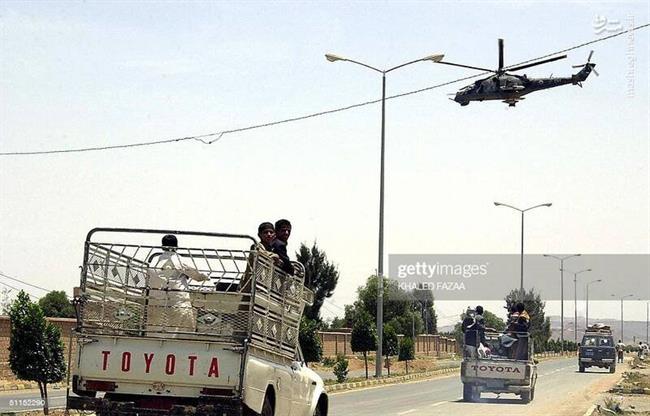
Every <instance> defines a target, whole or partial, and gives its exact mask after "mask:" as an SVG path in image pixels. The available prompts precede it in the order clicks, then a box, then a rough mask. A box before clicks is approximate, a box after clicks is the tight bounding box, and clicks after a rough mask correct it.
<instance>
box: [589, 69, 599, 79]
mask: <svg viewBox="0 0 650 416" xmlns="http://www.w3.org/2000/svg"><path fill="white" fill-rule="evenodd" d="M591 72H593V73H594V74H596V76H597V77H599V76H600V74H599V73H598V72H596V68H593V67H592V68H591Z"/></svg>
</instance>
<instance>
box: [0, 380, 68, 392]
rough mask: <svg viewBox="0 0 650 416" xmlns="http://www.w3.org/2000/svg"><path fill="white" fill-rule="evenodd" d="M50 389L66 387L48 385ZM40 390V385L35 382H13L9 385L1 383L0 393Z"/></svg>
mask: <svg viewBox="0 0 650 416" xmlns="http://www.w3.org/2000/svg"><path fill="white" fill-rule="evenodd" d="M47 387H48V389H55V390H59V389H62V388H64V387H65V384H61V383H54V384H48V385H47ZM35 389H38V384H37V383H36V382H33V381H12V382H8V383H0V392H3V391H15V390H35Z"/></svg>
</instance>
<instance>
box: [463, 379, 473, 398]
mask: <svg viewBox="0 0 650 416" xmlns="http://www.w3.org/2000/svg"><path fill="white" fill-rule="evenodd" d="M463 401H464V402H473V401H474V387H473V386H472V385H471V384H465V383H463Z"/></svg>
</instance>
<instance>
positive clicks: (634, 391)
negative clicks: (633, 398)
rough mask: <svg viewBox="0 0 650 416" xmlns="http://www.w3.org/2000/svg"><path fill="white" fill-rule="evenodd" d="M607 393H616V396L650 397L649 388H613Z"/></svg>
mask: <svg viewBox="0 0 650 416" xmlns="http://www.w3.org/2000/svg"><path fill="white" fill-rule="evenodd" d="M609 393H618V394H647V395H650V389H649V388H647V387H646V388H640V387H639V388H634V389H630V388H627V389H624V388H621V387H614V388H612V389H610V390H609Z"/></svg>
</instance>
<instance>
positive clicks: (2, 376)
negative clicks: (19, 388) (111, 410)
mask: <svg viewBox="0 0 650 416" xmlns="http://www.w3.org/2000/svg"><path fill="white" fill-rule="evenodd" d="M47 320H48V321H49V322H51V323H53V324H54V325H56V326H57V327H59V330H61V340H62V341H63V346H64V350H63V352H64V354H65V360H66V364H67V361H68V342H69V341H70V333H71V331H72V328H74V327H75V325H76V324H77V320H76V319H70V318H47ZM10 337H11V322H10V320H9V317H8V316H0V380H15V379H16V378H15V376H14V374H13V373H12V372H11V369H10V368H9V339H10ZM73 347H75V345H74V344H73Z"/></svg>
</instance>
